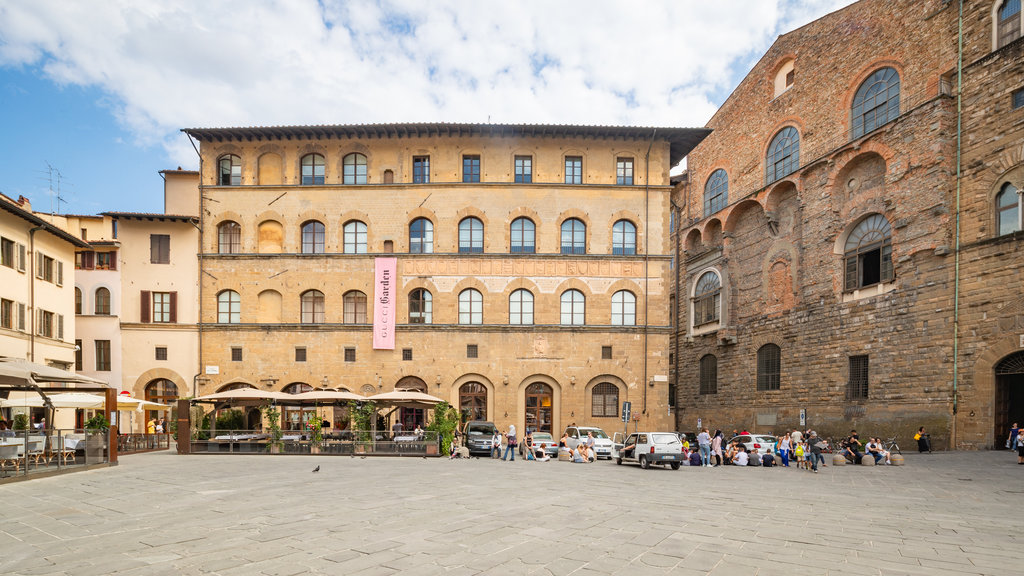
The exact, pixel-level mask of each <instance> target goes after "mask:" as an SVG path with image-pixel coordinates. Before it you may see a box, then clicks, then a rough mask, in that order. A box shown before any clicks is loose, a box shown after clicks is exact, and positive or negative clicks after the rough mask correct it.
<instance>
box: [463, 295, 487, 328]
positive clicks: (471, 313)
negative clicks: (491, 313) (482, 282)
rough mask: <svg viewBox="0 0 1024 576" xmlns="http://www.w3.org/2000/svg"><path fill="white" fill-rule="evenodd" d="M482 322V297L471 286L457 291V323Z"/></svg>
mask: <svg viewBox="0 0 1024 576" xmlns="http://www.w3.org/2000/svg"><path fill="white" fill-rule="evenodd" d="M483 323H484V297H483V296H482V295H481V294H480V292H479V291H478V290H475V289H473V288H466V289H465V290H463V291H462V292H459V324H483Z"/></svg>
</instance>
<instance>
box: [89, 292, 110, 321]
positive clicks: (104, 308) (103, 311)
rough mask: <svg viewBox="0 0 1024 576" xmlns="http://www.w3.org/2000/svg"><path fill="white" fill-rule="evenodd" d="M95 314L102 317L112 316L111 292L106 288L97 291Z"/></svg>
mask: <svg viewBox="0 0 1024 576" xmlns="http://www.w3.org/2000/svg"><path fill="white" fill-rule="evenodd" d="M93 314H97V315H100V316H109V315H110V290H107V289H106V288H97V289H96V307H95V308H93Z"/></svg>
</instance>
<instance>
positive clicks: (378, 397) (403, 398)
mask: <svg viewBox="0 0 1024 576" xmlns="http://www.w3.org/2000/svg"><path fill="white" fill-rule="evenodd" d="M366 400H369V401H371V402H375V403H377V404H383V405H390V406H410V407H421V406H428V407H429V406H434V405H435V404H438V403H440V402H444V400H442V399H440V398H438V397H437V396H431V395H430V394H424V393H423V392H416V391H414V390H394V391H391V392H384V393H383V394H374V395H373V396H370V397H369V398H366Z"/></svg>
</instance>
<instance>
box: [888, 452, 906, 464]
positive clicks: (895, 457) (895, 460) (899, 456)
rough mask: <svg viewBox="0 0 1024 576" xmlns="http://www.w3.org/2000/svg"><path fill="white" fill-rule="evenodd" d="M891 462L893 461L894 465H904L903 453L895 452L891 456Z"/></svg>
mask: <svg viewBox="0 0 1024 576" xmlns="http://www.w3.org/2000/svg"><path fill="white" fill-rule="evenodd" d="M889 462H892V466H903V464H904V462H903V454H893V455H892V456H889Z"/></svg>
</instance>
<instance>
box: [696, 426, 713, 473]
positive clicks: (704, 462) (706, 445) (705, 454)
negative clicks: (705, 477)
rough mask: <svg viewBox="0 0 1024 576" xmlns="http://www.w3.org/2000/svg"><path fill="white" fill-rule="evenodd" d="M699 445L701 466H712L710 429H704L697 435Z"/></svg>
mask: <svg viewBox="0 0 1024 576" xmlns="http://www.w3.org/2000/svg"><path fill="white" fill-rule="evenodd" d="M697 444H699V445H700V465H701V466H710V465H711V434H708V429H707V428H704V429H703V430H701V431H700V434H697Z"/></svg>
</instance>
